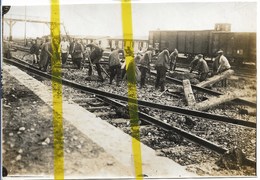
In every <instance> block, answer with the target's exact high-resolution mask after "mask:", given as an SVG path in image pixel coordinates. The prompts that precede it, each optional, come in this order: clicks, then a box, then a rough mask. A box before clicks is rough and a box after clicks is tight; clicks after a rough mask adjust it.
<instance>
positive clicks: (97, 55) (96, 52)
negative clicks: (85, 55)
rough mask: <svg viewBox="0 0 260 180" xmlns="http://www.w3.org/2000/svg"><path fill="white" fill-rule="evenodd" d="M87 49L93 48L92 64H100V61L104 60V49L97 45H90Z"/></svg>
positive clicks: (91, 54)
mask: <svg viewBox="0 0 260 180" xmlns="http://www.w3.org/2000/svg"><path fill="white" fill-rule="evenodd" d="M87 47H90V48H91V53H90V56H89V57H90V60H91V62H92V63H99V61H100V59H101V58H102V55H103V49H101V48H100V47H98V46H97V45H95V44H88V45H87Z"/></svg>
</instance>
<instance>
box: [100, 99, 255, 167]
mask: <svg viewBox="0 0 260 180" xmlns="http://www.w3.org/2000/svg"><path fill="white" fill-rule="evenodd" d="M97 98H99V99H101V100H102V101H103V102H105V103H107V104H110V105H112V106H116V107H123V108H127V105H126V104H123V103H120V102H118V101H116V100H114V99H109V98H106V97H101V96H97ZM138 115H139V118H140V120H142V121H144V122H146V123H148V124H151V125H155V126H156V127H159V128H161V129H163V130H165V131H167V132H174V133H176V134H178V135H180V136H182V137H183V138H185V139H187V140H188V141H190V142H193V143H195V144H198V145H200V146H203V147H205V148H206V149H209V150H212V151H214V152H216V153H218V154H221V155H223V154H224V153H225V152H227V151H228V149H226V148H223V147H221V146H220V145H217V144H215V143H212V142H210V141H208V140H206V139H203V138H201V137H199V136H197V135H195V134H192V133H189V132H187V131H185V130H182V129H180V128H178V127H175V126H172V125H170V124H168V123H165V122H163V121H160V120H158V119H156V118H154V117H151V116H149V115H148V114H145V113H143V112H138ZM246 161H247V164H249V165H251V166H253V167H256V162H255V161H253V160H251V159H248V158H246Z"/></svg>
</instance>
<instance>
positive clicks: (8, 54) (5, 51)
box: [3, 41, 12, 59]
mask: <svg viewBox="0 0 260 180" xmlns="http://www.w3.org/2000/svg"><path fill="white" fill-rule="evenodd" d="M10 48H11V45H10V43H9V42H8V41H4V42H3V57H5V58H8V59H10V58H11V57H12V56H11V51H10Z"/></svg>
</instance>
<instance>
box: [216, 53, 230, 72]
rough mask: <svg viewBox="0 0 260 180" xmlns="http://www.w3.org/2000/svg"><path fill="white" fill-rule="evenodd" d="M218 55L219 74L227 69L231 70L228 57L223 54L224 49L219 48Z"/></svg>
mask: <svg viewBox="0 0 260 180" xmlns="http://www.w3.org/2000/svg"><path fill="white" fill-rule="evenodd" d="M217 53H218V56H217V58H216V59H217V60H218V64H219V65H218V68H217V72H216V73H217V74H219V73H222V72H224V71H226V70H229V69H230V68H231V66H230V64H229V62H228V60H227V58H226V57H225V56H224V55H223V51H222V50H219V51H218V52H217Z"/></svg>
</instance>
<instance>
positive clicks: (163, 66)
mask: <svg viewBox="0 0 260 180" xmlns="http://www.w3.org/2000/svg"><path fill="white" fill-rule="evenodd" d="M169 59H170V58H169V51H168V50H163V51H162V52H161V53H159V55H158V59H157V61H156V63H155V69H156V71H157V76H156V82H155V89H158V88H159V86H160V87H161V89H160V90H161V92H162V91H164V90H165V87H164V85H165V79H166V72H167V70H168V69H169Z"/></svg>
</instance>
